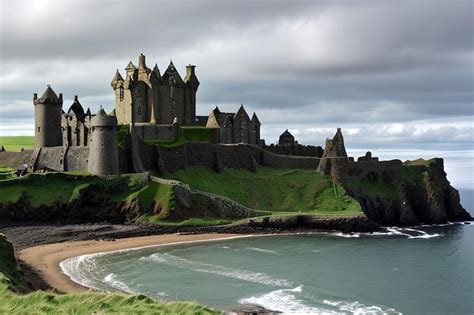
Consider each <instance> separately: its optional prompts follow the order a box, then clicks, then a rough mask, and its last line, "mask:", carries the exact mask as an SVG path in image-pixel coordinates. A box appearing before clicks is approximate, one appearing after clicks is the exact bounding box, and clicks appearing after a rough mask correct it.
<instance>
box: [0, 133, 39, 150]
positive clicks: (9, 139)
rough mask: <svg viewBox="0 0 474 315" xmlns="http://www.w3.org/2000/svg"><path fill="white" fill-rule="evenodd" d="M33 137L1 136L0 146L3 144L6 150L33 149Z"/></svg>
mask: <svg viewBox="0 0 474 315" xmlns="http://www.w3.org/2000/svg"><path fill="white" fill-rule="evenodd" d="M34 144H35V137H33V136H2V137H0V148H1V147H2V146H3V147H4V148H5V150H7V151H21V149H22V148H23V149H33V147H34Z"/></svg>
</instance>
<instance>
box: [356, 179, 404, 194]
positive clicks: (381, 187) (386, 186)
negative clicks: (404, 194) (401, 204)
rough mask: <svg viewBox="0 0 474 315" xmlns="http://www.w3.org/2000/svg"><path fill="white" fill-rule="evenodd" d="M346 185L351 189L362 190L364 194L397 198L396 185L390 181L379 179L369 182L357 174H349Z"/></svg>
mask: <svg viewBox="0 0 474 315" xmlns="http://www.w3.org/2000/svg"><path fill="white" fill-rule="evenodd" d="M347 186H348V187H350V188H351V189H354V190H356V191H360V192H362V193H363V194H364V195H366V196H371V197H386V198H390V199H397V198H399V192H398V189H397V187H396V186H395V185H394V184H391V183H385V182H381V181H377V182H371V181H368V180H366V181H362V180H361V179H360V178H359V177H357V176H350V177H349V179H348V182H347Z"/></svg>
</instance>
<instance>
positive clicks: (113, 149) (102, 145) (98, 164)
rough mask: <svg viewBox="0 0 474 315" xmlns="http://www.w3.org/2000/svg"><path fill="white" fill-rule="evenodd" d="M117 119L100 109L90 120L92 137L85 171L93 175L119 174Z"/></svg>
mask: <svg viewBox="0 0 474 315" xmlns="http://www.w3.org/2000/svg"><path fill="white" fill-rule="evenodd" d="M116 128H117V119H116V117H115V116H109V115H107V113H106V112H105V111H104V109H103V108H102V107H101V108H100V109H99V111H98V112H97V114H96V115H95V116H94V117H92V119H91V130H92V136H91V141H90V148H89V160H88V164H87V170H88V171H89V172H90V173H91V174H94V175H117V174H119V159H118V146H117V130H116Z"/></svg>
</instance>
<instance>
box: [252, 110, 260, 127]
mask: <svg viewBox="0 0 474 315" xmlns="http://www.w3.org/2000/svg"><path fill="white" fill-rule="evenodd" d="M251 122H252V123H254V124H257V125H261V123H260V120H258V117H257V114H255V112H254V113H253V115H252V120H251Z"/></svg>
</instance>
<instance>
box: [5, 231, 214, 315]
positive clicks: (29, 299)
mask: <svg viewBox="0 0 474 315" xmlns="http://www.w3.org/2000/svg"><path fill="white" fill-rule="evenodd" d="M0 313H1V314H220V312H216V311H214V310H211V309H209V308H207V307H205V306H202V305H199V304H196V303H192V302H164V301H156V300H152V299H150V298H148V297H146V296H144V295H126V294H119V293H113V294H112V293H99V292H92V291H88V292H84V293H79V294H56V293H51V292H44V291H36V292H30V289H29V288H28V286H27V285H26V283H25V281H24V280H23V278H22V276H21V273H20V269H19V267H18V264H17V262H16V259H15V256H14V251H13V246H12V244H11V243H10V242H9V241H8V240H7V239H6V237H5V236H3V235H2V234H0Z"/></svg>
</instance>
